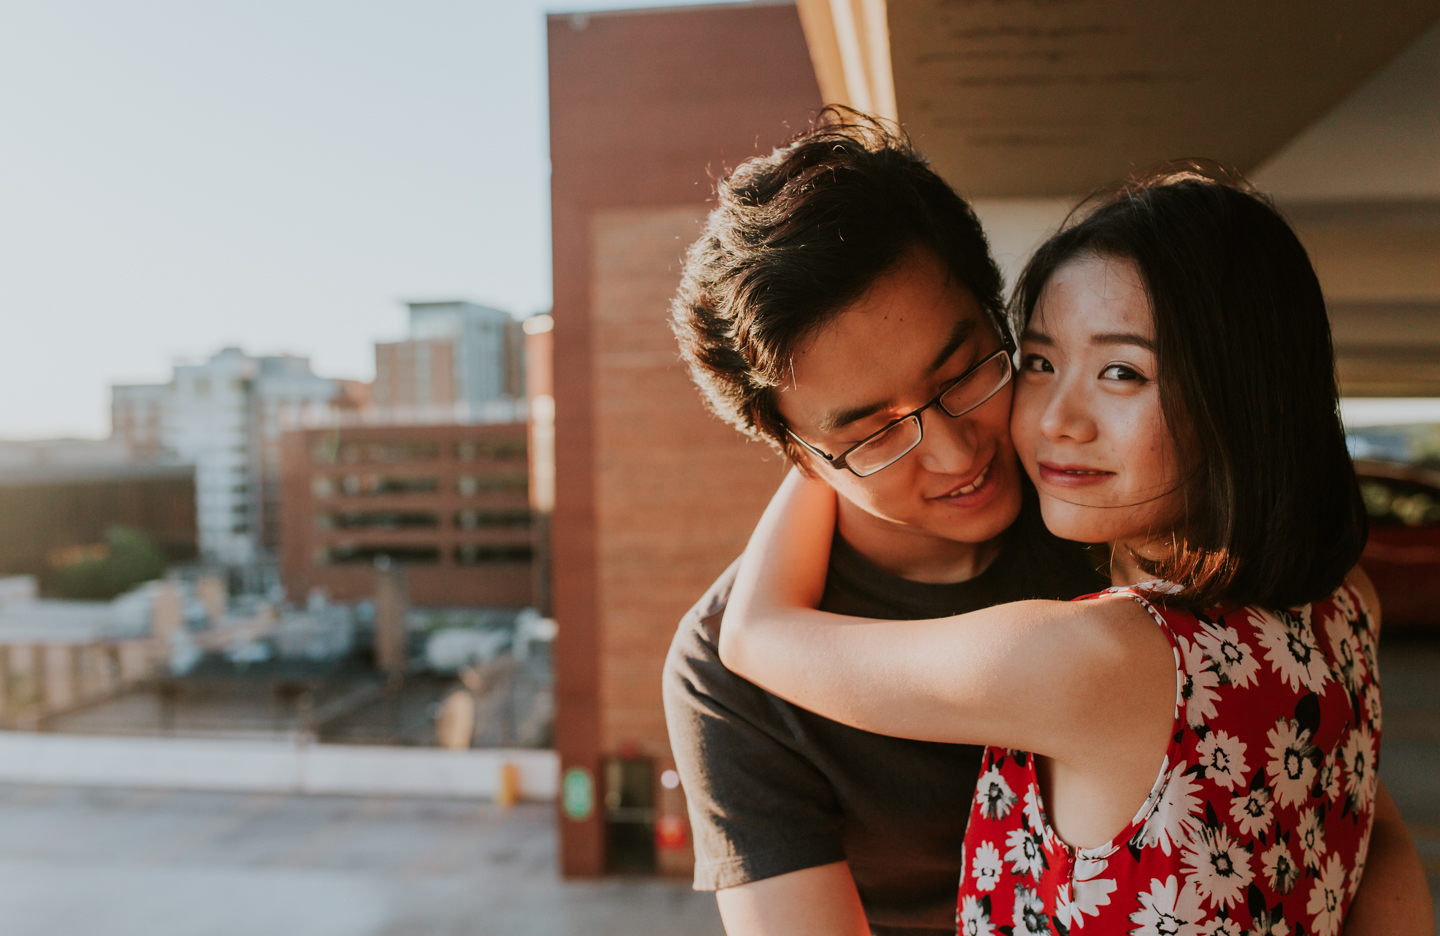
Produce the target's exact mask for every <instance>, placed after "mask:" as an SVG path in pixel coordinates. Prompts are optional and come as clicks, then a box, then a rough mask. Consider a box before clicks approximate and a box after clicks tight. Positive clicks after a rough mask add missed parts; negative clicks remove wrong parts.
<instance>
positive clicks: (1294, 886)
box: [959, 586, 1380, 936]
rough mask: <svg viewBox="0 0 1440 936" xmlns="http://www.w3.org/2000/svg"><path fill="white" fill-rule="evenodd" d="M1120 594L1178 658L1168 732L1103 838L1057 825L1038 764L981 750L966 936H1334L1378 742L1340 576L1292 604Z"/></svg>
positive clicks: (1362, 648)
mask: <svg viewBox="0 0 1440 936" xmlns="http://www.w3.org/2000/svg"><path fill="white" fill-rule="evenodd" d="M1116 593H1121V594H1129V595H1131V596H1132V597H1134V598H1135V599H1136V600H1137V601H1139V602H1140V603H1141V604H1142V605H1144V606H1145V608H1146V609H1147V610H1148V611H1149V612H1150V614H1151V616H1152V617H1154V619H1155V622H1156V623H1157V624H1159V625H1160V629H1161V630H1162V631H1164V632H1165V635H1166V637H1168V638H1169V640H1170V643H1171V646H1172V647H1173V648H1174V650H1175V661H1176V675H1177V679H1178V683H1179V687H1178V692H1177V698H1176V703H1175V724H1174V732H1173V736H1172V738H1171V741H1170V745H1169V749H1168V750H1167V751H1166V754H1165V760H1164V762H1163V763H1162V765H1161V768H1160V775H1159V777H1158V778H1157V779H1156V781H1155V786H1154V788H1153V789H1152V790H1151V791H1150V795H1149V797H1148V798H1147V799H1146V800H1145V804H1144V805H1143V806H1142V807H1141V808H1140V811H1139V812H1138V813H1136V815H1135V818H1134V819H1133V820H1131V822H1130V824H1129V825H1128V826H1127V827H1126V828H1125V829H1124V830H1123V831H1122V832H1121V833H1120V834H1119V835H1117V836H1116V837H1115V838H1114V839H1112V840H1111V841H1110V842H1109V843H1107V844H1105V845H1101V846H1099V847H1096V848H1080V849H1076V848H1071V847H1070V846H1068V845H1066V844H1065V843H1064V842H1062V841H1061V840H1060V839H1059V837H1058V836H1056V834H1055V832H1054V830H1053V829H1051V827H1050V824H1049V821H1048V820H1047V819H1046V816H1045V808H1044V804H1043V803H1042V801H1041V798H1040V788H1039V784H1038V782H1037V779H1036V774H1035V757H1034V756H1033V755H1031V754H1027V753H1025V752H1022V751H1011V750H1006V749H1004V748H994V747H992V748H988V749H987V750H986V752H985V759H984V763H983V766H982V768H981V770H982V774H981V777H980V781H979V784H978V785H977V788H976V794H975V803H974V806H973V807H972V809H971V813H970V825H969V828H968V830H967V831H966V833H965V864H964V871H963V872H962V875H963V876H962V880H961V884H960V902H959V928H960V932H961V934H963V936H989V934H1006V936H1022V934H1035V933H1056V934H1059V936H1070V934H1073V933H1083V934H1086V936H1105V934H1112V933H1114V934H1119V933H1127V934H1137V936H1161V934H1165V936H1202V934H1204V936H1242V934H1246V936H1248V934H1267V936H1270V934H1273V936H1289V934H1302V933H1303V934H1306V936H1337V934H1338V933H1339V932H1340V929H1341V924H1342V923H1343V921H1344V918H1345V912H1346V910H1347V908H1348V907H1349V904H1350V900H1351V898H1353V897H1354V895H1355V891H1356V889H1357V888H1358V887H1359V886H1360V875H1361V874H1362V872H1363V871H1364V868H1365V855H1366V851H1367V850H1368V847H1369V843H1370V828H1371V824H1372V821H1373V819H1374V805H1375V789H1376V783H1377V777H1376V770H1377V767H1378V760H1379V749H1380V683H1379V679H1378V676H1377V673H1376V664H1375V644H1376V636H1377V634H1376V626H1375V622H1374V618H1373V616H1372V615H1371V614H1370V613H1369V611H1368V609H1367V608H1366V606H1365V604H1364V602H1363V600H1362V599H1361V597H1360V596H1359V594H1357V593H1356V592H1355V591H1354V590H1353V589H1351V588H1350V587H1348V586H1342V587H1341V588H1340V589H1339V590H1338V591H1336V592H1335V594H1333V595H1332V596H1330V597H1329V598H1327V599H1326V600H1324V601H1320V602H1317V603H1315V604H1312V605H1306V606H1304V607H1300V608H1293V609H1290V610H1287V611H1270V610H1262V609H1259V608H1248V607H1247V608H1240V609H1238V610H1233V611H1228V612H1224V613H1221V612H1209V613H1205V614H1192V613H1189V612H1185V611H1174V610H1171V609H1168V608H1164V607H1160V606H1157V605H1154V604H1152V603H1151V602H1149V601H1147V600H1146V599H1145V598H1144V597H1143V594H1144V586H1142V587H1141V588H1140V589H1138V590H1137V589H1116V588H1112V589H1110V590H1109V591H1108V592H1103V593H1102V594H1116Z"/></svg>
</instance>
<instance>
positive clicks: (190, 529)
mask: <svg viewBox="0 0 1440 936" xmlns="http://www.w3.org/2000/svg"><path fill="white" fill-rule="evenodd" d="M115 526H123V527H129V528H130V529H133V530H139V531H140V532H142V533H144V534H146V535H147V536H149V537H150V538H151V539H152V540H154V541H155V543H156V545H158V546H159V547H160V548H161V549H162V550H163V551H164V552H165V555H166V557H167V558H168V559H170V560H171V561H172V562H183V561H186V560H190V559H194V558H195V556H196V552H197V546H196V524H195V469H194V468H192V467H190V466H189V465H184V466H180V465H136V464H115V465H105V464H101V465H88V466H86V465H79V466H77V465H71V466H63V465H59V466H57V465H48V466H44V467H39V468H34V469H28V470H25V469H16V468H10V469H7V470H5V471H3V472H0V574H11V575H34V576H36V577H37V578H39V579H40V580H41V582H42V583H44V582H46V581H47V580H48V575H49V573H50V572H51V566H52V559H53V558H54V557H55V555H56V554H57V552H58V551H61V550H66V549H69V548H72V547H77V546H90V545H93V544H96V543H102V542H104V541H105V536H106V533H107V532H108V531H109V530H110V528H111V527H115Z"/></svg>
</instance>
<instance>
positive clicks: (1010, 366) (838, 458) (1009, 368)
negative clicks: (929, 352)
mask: <svg viewBox="0 0 1440 936" xmlns="http://www.w3.org/2000/svg"><path fill="white" fill-rule="evenodd" d="M1014 353H1015V350H1014V348H1012V347H1011V346H1010V342H1008V341H1006V342H1004V346H1003V347H1001V348H1000V350H998V351H996V352H995V353H994V354H987V355H986V356H985V358H984V360H981V361H978V362H976V364H975V366H974V367H971V368H969V369H967V370H966V371H965V373H963V374H961V375H960V376H959V377H956V378H955V379H954V380H952V381H950V382H949V383H948V384H946V385H945V389H944V390H941V391H940V392H939V393H937V394H935V396H934V397H933V398H932V399H931V400H930V402H929V403H926V404H925V405H924V406H922V407H920V408H919V409H915V410H911V411H910V412H908V413H906V414H905V415H904V416H901V417H900V418H899V419H893V420H891V421H890V422H888V423H886V424H885V425H884V426H883V427H881V428H880V429H877V430H876V431H874V432H872V433H870V434H869V435H868V436H866V437H865V438H863V439H861V440H860V441H859V442H856V443H855V444H854V445H852V446H850V447H849V448H847V449H846V450H845V451H843V452H841V453H840V454H839V455H827V454H825V453H824V452H822V451H820V450H819V449H818V448H816V447H815V446H813V445H811V444H810V443H809V442H806V441H805V440H804V439H802V438H800V437H799V436H798V435H796V434H795V432H794V430H792V429H791V428H790V427H789V426H786V427H785V433H786V434H787V435H788V436H790V438H792V439H794V440H795V441H796V442H799V443H800V447H801V448H803V449H805V451H807V452H809V453H810V454H811V455H814V456H815V457H816V458H821V459H824V461H825V464H827V465H829V466H830V467H831V468H834V469H835V470H836V471H839V470H840V469H842V468H843V469H845V470H846V471H848V472H850V473H851V474H853V475H854V476H855V477H857V478H868V477H870V476H871V475H875V474H879V473H880V472H882V471H884V470H885V469H886V468H889V467H890V466H891V465H893V464H895V462H898V461H899V460H900V459H902V458H904V457H905V456H906V455H909V454H910V453H911V452H913V451H915V450H916V449H917V448H919V447H920V443H921V442H924V441H925V420H923V419H921V418H920V414H921V413H923V412H925V411H926V410H928V409H929V408H930V407H932V406H938V407H939V408H940V412H942V413H944V414H945V415H946V416H949V417H950V418H951V419H959V418H960V417H961V416H964V415H965V414H966V413H973V412H974V411H975V410H977V409H979V408H980V407H982V406H984V405H985V404H986V403H989V402H990V401H991V400H992V399H994V398H995V394H997V393H999V392H1000V391H1001V390H1004V389H1005V387H1006V385H1007V384H1009V383H1010V381H1012V380H1014V379H1015V361H1014V359H1013V358H1012V357H1011V355H1013V354H1014ZM1002 356H1003V357H1004V358H1005V379H1004V380H1002V381H1000V383H999V384H997V385H996V387H995V389H994V390H991V391H990V393H989V394H988V395H986V397H985V399H983V400H981V401H979V402H978V403H976V404H975V405H973V406H970V407H968V408H966V409H964V410H961V411H960V412H958V413H952V412H950V411H949V410H948V409H946V408H945V406H944V404H942V403H941V402H940V398H941V397H943V396H944V395H945V394H947V393H949V392H950V391H951V390H954V389H955V388H956V387H957V386H959V385H960V384H961V383H963V382H964V380H965V378H967V377H969V376H971V375H972V374H974V373H975V372H976V371H978V370H980V368H982V367H984V366H985V365H987V364H989V363H990V362H991V361H993V360H995V359H996V358H997V357H1002ZM907 419H913V420H915V424H916V425H917V426H919V427H920V435H919V437H918V438H917V439H916V440H915V444H914V445H912V446H910V447H909V448H907V449H906V450H905V451H903V452H901V453H900V454H899V455H896V456H895V457H894V458H893V459H891V460H890V461H888V462H886V463H885V464H883V465H881V466H880V467H879V468H876V469H875V470H874V471H870V472H867V473H866V474H861V473H860V472H858V471H856V470H855V469H854V468H852V467H851V466H850V463H849V462H848V461H847V460H846V459H848V458H849V457H850V453H851V452H854V451H855V450H856V449H858V448H860V446H862V445H866V444H868V443H870V442H872V441H874V440H875V439H878V438H879V437H880V436H882V435H884V434H885V433H887V432H889V431H890V430H891V429H894V428H895V427H896V426H898V425H900V424H901V423H903V422H905V421H906V420H907Z"/></svg>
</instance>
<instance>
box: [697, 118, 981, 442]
mask: <svg viewBox="0 0 1440 936" xmlns="http://www.w3.org/2000/svg"><path fill="white" fill-rule="evenodd" d="M916 247H920V248H924V249H928V250H931V251H933V252H934V253H935V255H936V256H937V257H939V258H940V260H941V261H942V262H943V263H944V264H945V266H946V268H947V269H948V270H949V272H950V274H951V275H952V276H953V277H955V279H956V281H958V282H959V283H960V284H962V285H963V286H964V287H965V288H966V289H968V290H969V291H970V292H971V293H972V294H973V295H974V296H975V299H976V300H977V301H978V302H979V304H980V306H981V308H983V309H984V310H985V311H986V313H987V314H988V315H989V316H990V317H991V320H992V321H994V322H995V324H996V327H997V328H999V329H1000V330H1001V331H1002V334H1004V335H1005V336H1006V338H1007V339H1008V332H1006V331H1005V329H1006V328H1007V327H1008V325H1007V323H1006V321H1005V315H1004V303H1003V300H1002V298H1001V291H1002V280H1001V277H1000V272H999V270H998V269H997V268H996V266H995V262H994V260H992V259H991V257H990V249H989V245H988V244H987V243H986V240H985V235H984V233H983V232H982V231H981V229H980V222H979V221H978V220H977V219H976V217H975V214H974V212H973V211H971V209H970V206H969V205H968V204H966V203H965V201H964V200H962V199H961V198H960V197H959V196H958V195H956V194H955V192H954V190H952V189H951V188H950V186H949V185H948V184H946V182H945V180H943V179H941V178H940V177H939V176H938V175H936V174H935V172H934V171H933V170H932V169H931V168H930V167H929V165H928V164H927V162H926V160H925V158H924V157H923V156H921V155H920V154H919V153H917V152H916V151H915V149H914V148H913V147H912V146H911V144H910V141H909V139H907V138H906V137H905V135H904V134H903V133H902V132H901V131H900V130H899V129H898V128H896V127H894V126H892V125H890V124H888V123H886V122H883V121H880V120H877V119H875V118H872V117H867V116H866V115H864V114H860V113H858V112H856V111H853V110H850V109H848V108H843V107H828V108H826V109H825V110H824V111H822V112H821V113H820V115H819V117H818V118H817V120H816V123H815V125H814V126H813V127H812V128H811V129H810V130H808V131H807V132H805V133H802V134H800V135H799V136H797V137H795V138H794V139H793V140H791V141H790V142H789V143H788V144H786V145H785V146H782V147H780V148H779V149H776V150H775V151H774V152H772V153H770V154H769V155H766V156H757V157H755V158H753V159H748V160H746V161H745V162H743V163H741V164H740V165H738V166H736V167H735V168H734V170H732V171H731V172H730V173H729V174H728V175H726V176H724V177H723V178H721V179H720V181H719V183H718V185H717V186H716V192H715V207H714V208H713V209H712V210H711V212H710V215H709V217H708V218H707V219H706V222H705V229H704V231H703V233H702V234H701V236H700V239H699V240H697V241H696V242H695V243H694V244H693V245H692V246H691V247H690V250H689V252H688V253H687V254H686V256H685V268H684V271H683V275H682V277H681V281H680V289H679V291H678V293H677V294H676V296H675V299H674V302H673V303H672V304H671V324H672V327H673V328H674V331H675V336H676V338H677V339H679V343H680V353H681V356H682V357H683V358H684V360H685V363H686V364H687V365H689V368H690V374H691V376H692V377H693V378H694V380H695V383H696V384H697V385H698V386H699V388H700V391H701V394H702V395H703V396H704V398H705V402H706V404H707V405H708V406H709V408H710V410H711V411H712V412H714V413H715V414H716V415H717V416H719V417H720V418H721V419H723V420H725V421H726V422H728V423H730V424H731V425H732V426H734V427H735V428H736V429H739V430H740V431H741V432H743V433H745V434H746V435H749V436H750V437H752V438H756V439H763V440H765V441H768V442H769V443H770V444H771V445H773V446H775V447H776V448H777V449H779V450H780V451H782V452H784V453H785V454H786V455H787V456H789V457H790V459H791V461H794V462H797V463H798V464H800V465H801V466H802V467H803V466H804V465H806V464H807V459H805V458H797V457H796V456H797V454H798V453H797V452H796V451H794V449H793V448H792V444H793V443H791V441H790V439H789V437H788V436H787V435H786V433H785V427H784V423H783V422H782V421H781V418H780V414H779V411H778V410H777V409H776V407H775V401H774V399H773V390H774V388H776V387H778V386H781V385H783V384H784V383H785V382H786V381H787V380H788V379H789V378H790V376H791V374H790V361H791V357H792V356H793V354H794V353H795V351H796V349H797V347H798V346H799V345H800V344H801V343H802V342H804V340H805V339H806V338H808V337H810V336H812V335H813V334H815V332H816V331H817V330H818V329H820V328H821V327H822V326H824V325H825V324H826V323H828V322H830V321H831V320H832V319H833V318H834V317H835V316H836V315H837V314H838V313H839V312H840V311H841V310H843V309H844V308H845V307H846V306H847V305H849V304H850V303H852V302H854V301H855V300H856V299H858V298H860V296H861V295H863V294H864V292H865V291H866V290H867V289H868V288H869V287H870V286H871V285H872V284H873V283H874V282H875V281H876V280H877V279H878V278H879V277H880V276H881V275H883V274H884V273H886V272H888V271H890V270H891V269H892V268H894V267H895V265H896V264H898V263H899V262H900V261H901V260H902V259H903V258H904V257H905V255H906V254H907V253H908V252H909V251H911V250H913V249H915V248H916Z"/></svg>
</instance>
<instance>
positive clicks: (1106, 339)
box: [1090, 332, 1155, 354]
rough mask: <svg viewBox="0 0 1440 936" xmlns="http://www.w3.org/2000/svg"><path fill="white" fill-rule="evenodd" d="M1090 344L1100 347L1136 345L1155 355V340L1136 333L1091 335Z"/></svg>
mask: <svg viewBox="0 0 1440 936" xmlns="http://www.w3.org/2000/svg"><path fill="white" fill-rule="evenodd" d="M1090 343H1091V344H1098V345H1135V346H1136V347H1140V348H1144V349H1145V350H1146V351H1149V352H1150V353H1151V354H1154V353H1155V342H1154V340H1152V339H1150V338H1147V337H1146V336H1144V335H1137V334H1135V333H1134V332H1102V333H1101V334H1098V335H1091V336H1090Z"/></svg>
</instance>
